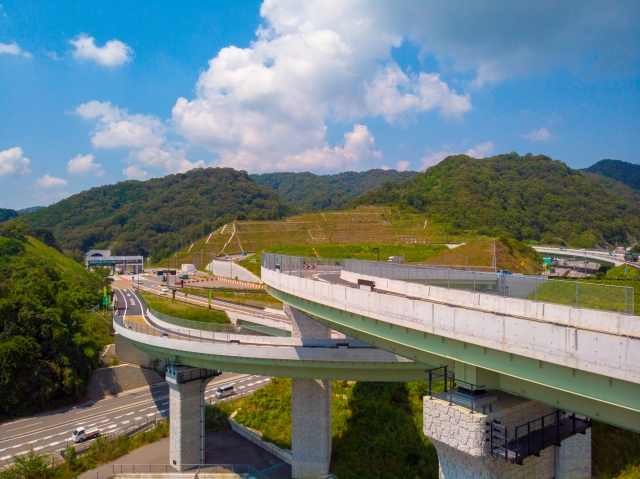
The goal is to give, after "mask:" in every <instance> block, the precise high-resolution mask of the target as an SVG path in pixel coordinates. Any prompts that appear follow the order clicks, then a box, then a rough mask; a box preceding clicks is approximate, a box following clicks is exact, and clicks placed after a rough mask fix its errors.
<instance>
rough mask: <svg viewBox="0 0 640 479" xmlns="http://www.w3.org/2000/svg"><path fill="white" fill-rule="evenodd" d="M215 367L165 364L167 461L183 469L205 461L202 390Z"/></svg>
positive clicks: (180, 469)
mask: <svg viewBox="0 0 640 479" xmlns="http://www.w3.org/2000/svg"><path fill="white" fill-rule="evenodd" d="M218 374H219V373H218V372H217V371H210V370H207V369H196V368H190V367H186V366H170V367H169V368H167V384H168V385H169V406H170V408H169V414H170V416H169V418H170V419H169V461H170V463H171V465H172V466H173V467H175V468H176V469H177V470H178V471H180V472H182V471H185V470H187V469H190V468H193V467H194V466H197V465H198V464H201V463H204V390H205V388H206V386H207V383H208V382H209V381H210V380H211V379H213V377H214V376H216V375H218Z"/></svg>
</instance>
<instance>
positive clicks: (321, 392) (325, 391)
mask: <svg viewBox="0 0 640 479" xmlns="http://www.w3.org/2000/svg"><path fill="white" fill-rule="evenodd" d="M291 453H292V458H293V463H292V476H293V477H294V478H296V479H307V478H309V479H311V478H313V479H316V478H318V477H322V476H325V475H327V474H329V465H330V463H331V381H328V380H314V379H296V378H293V379H292V380H291Z"/></svg>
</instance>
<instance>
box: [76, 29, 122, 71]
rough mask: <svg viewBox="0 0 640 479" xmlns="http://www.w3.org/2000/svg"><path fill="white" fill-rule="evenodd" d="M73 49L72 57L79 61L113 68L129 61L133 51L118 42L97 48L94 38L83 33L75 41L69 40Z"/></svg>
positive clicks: (111, 42) (114, 41)
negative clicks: (89, 61) (88, 61)
mask: <svg viewBox="0 0 640 479" xmlns="http://www.w3.org/2000/svg"><path fill="white" fill-rule="evenodd" d="M69 43H71V44H72V45H73V46H74V47H75V51H74V52H73V57H74V58H77V59H80V60H91V61H94V62H96V63H99V64H100V65H105V66H108V67H115V66H119V65H123V64H125V63H127V62H129V61H131V55H133V50H132V49H131V47H130V46H129V45H127V44H126V43H123V42H121V41H120V40H109V41H108V42H107V43H105V44H104V46H102V47H97V46H96V43H95V38H93V37H90V36H88V35H86V34H84V33H82V34H80V36H79V37H78V38H76V39H75V40H70V41H69Z"/></svg>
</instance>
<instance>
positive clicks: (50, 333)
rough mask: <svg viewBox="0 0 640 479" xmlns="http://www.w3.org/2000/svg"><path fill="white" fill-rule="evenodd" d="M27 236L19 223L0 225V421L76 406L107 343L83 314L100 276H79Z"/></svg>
mask: <svg viewBox="0 0 640 479" xmlns="http://www.w3.org/2000/svg"><path fill="white" fill-rule="evenodd" d="M33 235H37V232H36V231H34V230H32V229H31V228H29V227H28V226H27V225H25V224H23V223H21V222H19V221H12V222H9V223H5V224H3V225H2V226H0V390H2V394H1V395H0V417H7V416H14V415H19V414H25V413H29V412H33V411H42V410H43V409H44V408H50V407H52V406H55V405H57V404H62V403H65V402H68V401H71V400H78V399H81V398H82V397H83V395H84V393H85V386H86V384H87V383H88V381H89V380H90V378H91V371H92V369H93V368H95V367H97V364H98V353H99V351H100V349H101V348H102V346H103V345H104V344H106V343H108V342H111V337H110V335H109V327H108V325H107V324H106V322H101V321H100V319H99V318H97V316H96V315H95V314H94V313H87V312H86V310H87V309H89V308H92V307H93V306H95V305H96V304H98V302H99V301H100V297H101V295H102V288H103V286H104V285H106V273H105V274H103V275H100V274H98V273H90V272H88V271H85V269H84V268H83V267H82V266H81V265H79V264H78V263H76V262H75V261H73V260H71V259H70V258H67V257H66V256H64V255H63V254H62V253H60V252H58V251H57V250H55V249H54V248H51V247H49V246H47V245H45V244H44V243H42V242H41V241H39V240H38V239H35V238H34V237H33ZM42 239H46V238H45V237H42Z"/></svg>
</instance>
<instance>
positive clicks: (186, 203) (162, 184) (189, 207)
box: [21, 168, 292, 260]
mask: <svg viewBox="0 0 640 479" xmlns="http://www.w3.org/2000/svg"><path fill="white" fill-rule="evenodd" d="M291 211H292V208H291V207H290V206H289V205H288V204H287V203H286V202H285V201H284V200H282V199H281V198H280V197H279V196H278V195H277V194H276V193H274V192H273V191H272V190H271V189H269V188H267V187H265V186H260V185H258V184H256V183H255V182H254V181H253V180H252V179H251V178H250V177H249V176H248V175H247V173H246V172H244V171H236V170H233V169H231V168H205V169H195V170H191V171H189V172H187V173H181V174H177V175H169V176H165V177H164V178H156V179H152V180H148V181H144V182H143V181H124V182H120V183H117V184H115V185H105V186H100V187H97V188H91V189H90V190H88V191H83V192H82V193H79V194H77V195H72V196H70V197H69V198H67V199H65V200H62V201H60V202H58V203H56V204H54V205H52V206H49V207H47V208H43V209H40V210H38V211H35V212H32V213H28V214H25V215H24V216H21V218H22V219H23V220H24V221H25V222H26V223H28V224H30V225H32V226H34V227H46V228H51V229H52V230H53V232H54V233H55V235H56V237H57V238H58V240H59V241H60V243H61V245H62V247H63V248H64V250H65V251H67V252H68V253H70V254H71V255H72V256H73V257H74V258H76V259H77V260H80V259H81V258H82V255H83V254H84V253H85V252H86V251H87V250H89V249H91V248H97V247H105V248H106V247H110V248H111V249H112V252H113V253H114V254H123V255H124V254H142V255H144V256H147V257H151V258H152V260H155V259H159V258H163V257H166V256H168V255H169V254H170V253H171V252H173V251H174V250H175V249H178V248H179V247H180V246H181V245H182V246H184V245H185V244H188V243H189V242H190V241H193V240H195V239H197V238H200V237H202V236H204V235H206V234H209V233H210V232H211V231H213V230H214V229H215V228H217V227H219V226H221V225H223V224H224V223H227V222H229V221H232V220H234V219H240V220H244V219H247V220H272V219H278V218H282V217H283V216H285V215H287V214H289V213H290V212H291Z"/></svg>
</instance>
